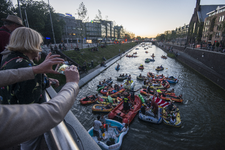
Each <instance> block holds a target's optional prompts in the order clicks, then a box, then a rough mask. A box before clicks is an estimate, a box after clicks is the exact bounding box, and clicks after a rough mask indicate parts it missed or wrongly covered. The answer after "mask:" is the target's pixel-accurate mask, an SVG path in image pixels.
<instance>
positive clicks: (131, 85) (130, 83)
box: [123, 80, 135, 89]
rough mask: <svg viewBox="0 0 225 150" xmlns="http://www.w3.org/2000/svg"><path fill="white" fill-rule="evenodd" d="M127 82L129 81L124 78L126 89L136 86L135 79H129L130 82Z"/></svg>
mask: <svg viewBox="0 0 225 150" xmlns="http://www.w3.org/2000/svg"><path fill="white" fill-rule="evenodd" d="M126 82H127V80H123V87H124V88H125V89H132V88H134V86H135V81H133V80H131V81H129V83H128V84H127V83H126Z"/></svg>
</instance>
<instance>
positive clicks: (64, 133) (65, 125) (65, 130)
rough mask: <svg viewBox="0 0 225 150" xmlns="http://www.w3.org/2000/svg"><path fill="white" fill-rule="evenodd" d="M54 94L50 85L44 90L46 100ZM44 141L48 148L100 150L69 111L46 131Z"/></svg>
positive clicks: (59, 149) (58, 149)
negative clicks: (58, 122)
mask: <svg viewBox="0 0 225 150" xmlns="http://www.w3.org/2000/svg"><path fill="white" fill-rule="evenodd" d="M56 95H57V93H56V91H55V90H54V89H53V88H52V87H49V88H48V89H47V90H46V99H47V101H49V100H50V99H51V98H53V97H55V96H56ZM46 143H47V145H48V148H49V149H57V150H90V149H95V150H101V149H100V147H99V146H98V145H97V143H96V142H95V141H94V140H93V139H92V137H91V136H90V135H89V134H88V132H87V131H86V129H85V128H84V127H83V126H82V125H81V123H80V122H79V121H78V119H77V118H76V117H75V115H74V114H73V113H72V112H71V111H69V112H68V113H67V115H66V116H65V118H64V121H62V122H61V123H60V124H59V125H57V126H56V127H54V128H53V129H51V130H50V131H49V132H48V138H47V139H46Z"/></svg>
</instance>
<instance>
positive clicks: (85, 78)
mask: <svg viewBox="0 0 225 150" xmlns="http://www.w3.org/2000/svg"><path fill="white" fill-rule="evenodd" d="M136 47H137V43H129V44H121V45H108V46H107V47H106V48H99V50H98V51H95V52H93V51H90V50H89V49H84V50H81V51H80V52H77V51H73V50H72V51H65V52H59V51H58V52H57V53H58V54H60V55H61V56H62V58H64V59H65V58H66V59H67V60H68V61H70V60H71V62H72V64H73V65H76V66H77V64H78V63H79V64H82V63H83V62H85V61H86V62H87V60H93V61H94V62H95V63H94V66H93V67H90V66H89V65H88V64H89V63H87V70H86V71H80V82H79V86H80V87H82V86H83V85H85V84H86V83H87V82H89V81H90V80H91V79H93V78H94V77H96V76H97V75H98V74H100V73H101V72H103V71H104V70H106V69H107V68H108V67H110V66H111V65H113V64H114V63H116V62H117V61H118V60H119V59H120V58H122V57H124V56H126V55H127V54H128V53H129V52H130V51H132V50H133V49H135V48H136ZM102 57H105V58H106V60H105V64H106V65H105V66H106V67H104V66H101V65H100V64H99V63H100V62H101V61H103V59H102ZM81 59H82V61H81ZM77 60H79V61H77ZM48 76H49V77H51V78H55V79H58V80H59V82H60V86H59V87H57V88H55V90H56V91H57V92H58V91H59V90H60V89H61V88H62V87H63V85H64V84H65V76H64V75H55V74H48Z"/></svg>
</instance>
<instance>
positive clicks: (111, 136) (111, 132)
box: [88, 119, 129, 150]
mask: <svg viewBox="0 0 225 150" xmlns="http://www.w3.org/2000/svg"><path fill="white" fill-rule="evenodd" d="M106 124H107V125H108V129H107V130H106V131H105V132H104V133H102V132H101V130H99V133H100V135H101V137H102V139H103V140H101V141H99V140H98V138H97V137H96V136H94V134H93V129H94V128H93V127H92V128H91V129H89V130H88V133H89V134H90V136H91V137H92V138H93V139H94V141H95V142H96V143H97V144H98V145H99V146H100V147H101V149H102V150H109V149H110V150H119V149H120V147H121V145H122V142H123V138H124V136H125V135H126V134H127V132H128V131H129V127H128V128H127V130H126V131H125V132H122V133H121V134H120V135H119V137H118V136H117V135H118V134H119V133H118V131H117V130H116V128H112V127H110V126H109V125H111V126H114V127H118V128H123V127H124V124H122V123H120V122H118V121H116V120H112V119H106ZM109 143H110V144H111V145H110V144H109ZM113 143H114V144H113Z"/></svg>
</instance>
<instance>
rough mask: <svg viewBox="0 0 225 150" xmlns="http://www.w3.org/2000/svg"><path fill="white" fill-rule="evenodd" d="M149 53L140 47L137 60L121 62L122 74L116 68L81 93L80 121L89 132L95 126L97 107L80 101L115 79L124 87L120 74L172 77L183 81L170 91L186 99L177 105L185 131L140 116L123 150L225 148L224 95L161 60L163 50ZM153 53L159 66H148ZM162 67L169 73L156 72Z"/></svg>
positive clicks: (171, 61)
mask: <svg viewBox="0 0 225 150" xmlns="http://www.w3.org/2000/svg"><path fill="white" fill-rule="evenodd" d="M147 51H148V52H149V53H145V50H144V48H142V47H139V50H135V49H134V50H133V51H131V52H130V54H132V53H133V52H137V55H138V57H137V58H128V57H124V58H122V59H121V60H119V61H118V63H119V64H120V65H121V67H120V70H119V71H116V70H115V66H116V64H114V65H112V66H111V67H109V68H108V69H107V70H105V71H104V72H102V73H101V74H100V75H98V76H97V77H95V78H94V79H93V80H91V81H90V82H89V83H88V84H86V85H85V86H83V87H82V88H81V89H80V92H79V94H78V97H77V101H76V102H75V104H74V106H73V108H72V112H73V113H74V114H75V115H76V117H77V118H78V119H79V121H80V122H81V123H82V124H83V126H84V127H85V128H86V129H87V130H88V129H90V128H91V126H92V125H93V121H94V120H95V118H96V116H97V114H93V113H92V109H91V108H92V105H93V104H91V105H87V106H82V105H80V104H79V101H78V100H79V99H81V98H83V97H85V96H86V95H92V94H95V93H97V91H96V86H97V85H98V82H99V81H102V80H103V79H107V78H109V77H112V78H113V79H114V82H113V83H118V84H121V83H122V82H119V81H116V76H119V74H122V73H128V74H131V76H132V78H133V79H134V80H136V76H138V75H139V74H140V73H141V74H142V75H147V72H149V71H151V72H153V73H155V74H163V75H165V76H169V75H172V76H174V77H177V78H178V79H179V83H178V84H176V85H171V87H170V88H174V89H175V93H176V95H179V94H182V95H183V98H184V102H183V104H177V106H178V107H179V108H180V113H181V120H182V127H181V128H175V127H171V126H167V125H165V124H163V123H162V124H160V125H155V124H151V123H147V122H143V121H141V120H139V119H138V116H136V117H135V119H134V120H133V122H132V123H131V125H130V131H129V132H128V134H127V136H125V138H124V141H123V145H122V148H121V149H130V150H133V149H134V150H137V149H142V150H147V149H166V148H170V149H171V148H175V149H191V148H193V149H222V148H224V147H225V142H224V141H225V128H224V125H225V119H224V117H223V116H224V114H225V109H224V108H225V94H224V91H223V90H222V89H220V88H219V87H217V86H216V85H214V84H213V83H211V82H210V81H208V80H207V79H205V78H204V77H203V76H201V75H199V74H197V73H196V72H194V71H193V70H191V69H190V68H188V67H186V66H184V65H182V64H181V63H179V62H177V61H176V60H175V59H171V58H167V59H162V58H161V56H162V55H166V53H165V52H164V51H162V50H161V49H160V48H158V47H156V46H154V45H153V46H152V48H148V49H147ZM152 53H154V54H155V62H150V63H145V58H150V56H151V54H152ZM140 64H143V65H144V67H145V69H144V70H143V71H141V70H139V69H138V67H139V65H140ZM159 65H163V66H164V68H165V69H164V70H163V71H160V72H156V71H155V68H156V67H157V66H159ZM141 86H142V82H141V81H136V85H135V89H137V88H140V87H141ZM137 94H138V92H137Z"/></svg>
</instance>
